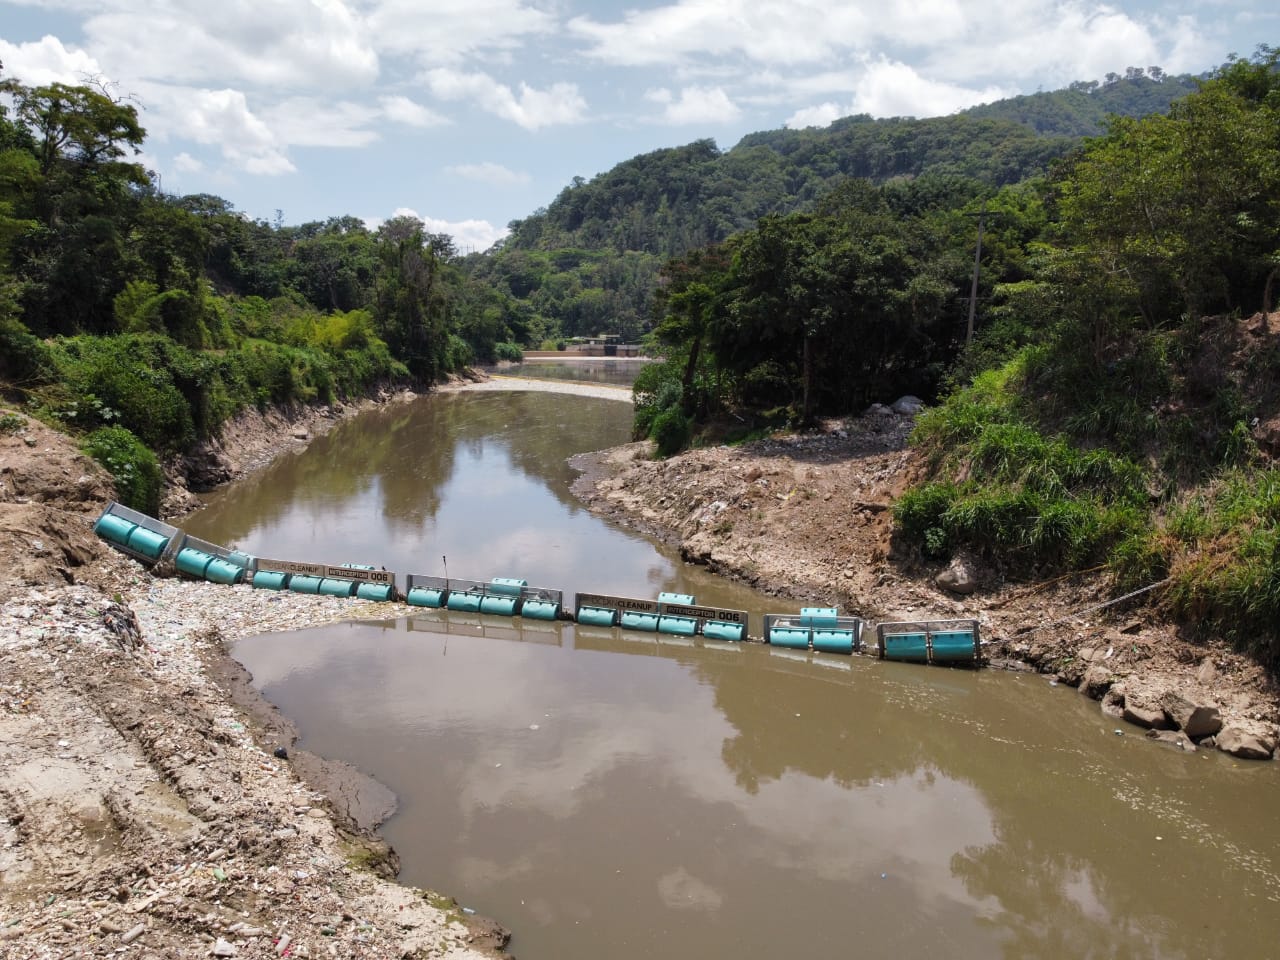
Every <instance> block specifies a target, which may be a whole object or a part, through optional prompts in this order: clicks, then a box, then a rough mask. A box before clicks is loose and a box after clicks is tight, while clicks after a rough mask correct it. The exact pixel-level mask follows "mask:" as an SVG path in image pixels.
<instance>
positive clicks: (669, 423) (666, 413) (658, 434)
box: [650, 405, 692, 457]
mask: <svg viewBox="0 0 1280 960" xmlns="http://www.w3.org/2000/svg"><path fill="white" fill-rule="evenodd" d="M691 429H692V424H691V423H690V422H689V418H688V417H686V416H685V415H684V413H683V412H681V410H680V407H679V405H676V406H674V407H670V408H668V409H666V410H663V411H662V412H661V413H660V414H658V416H657V417H656V418H655V419H654V421H653V428H652V431H651V434H650V435H651V436H652V437H653V440H654V443H655V444H657V448H658V455H659V456H663V457H670V456H672V455H674V454H677V453H679V452H680V451H681V450H683V449H684V448H685V447H686V446H688V444H689V436H690V431H691Z"/></svg>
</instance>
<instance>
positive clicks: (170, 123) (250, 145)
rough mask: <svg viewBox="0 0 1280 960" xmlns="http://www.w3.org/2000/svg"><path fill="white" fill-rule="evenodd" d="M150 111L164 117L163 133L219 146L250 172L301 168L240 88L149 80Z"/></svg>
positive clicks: (273, 172)
mask: <svg viewBox="0 0 1280 960" xmlns="http://www.w3.org/2000/svg"><path fill="white" fill-rule="evenodd" d="M143 97H144V100H145V101H146V102H147V104H148V115H149V116H155V117H157V118H158V119H159V120H160V123H159V124H158V127H159V128H160V129H161V130H162V131H163V133H162V135H160V136H158V137H157V139H159V140H161V141H163V140H166V139H169V138H177V139H187V140H192V141H194V142H196V143H201V144H207V145H211V146H217V147H218V148H219V149H221V151H222V155H223V157H225V158H226V159H227V160H228V161H229V162H230V163H231V164H233V165H234V166H236V167H238V168H239V169H242V170H245V171H247V172H249V173H255V174H266V175H277V174H282V173H292V172H294V170H295V169H296V168H295V167H294V165H293V163H292V162H291V161H290V160H289V158H288V156H287V155H286V154H285V150H284V147H285V144H283V143H282V142H280V140H279V139H278V138H277V137H276V135H275V134H274V133H273V132H272V131H271V128H270V127H268V126H267V124H266V123H265V122H263V120H262V118H261V117H259V116H258V115H257V114H255V113H254V112H253V111H252V110H251V109H250V107H249V101H248V99H247V98H246V96H245V94H244V93H243V92H242V91H240V90H230V89H224V90H203V89H199V88H193V87H187V88H182V87H169V86H148V87H146V88H145V89H144V92H143Z"/></svg>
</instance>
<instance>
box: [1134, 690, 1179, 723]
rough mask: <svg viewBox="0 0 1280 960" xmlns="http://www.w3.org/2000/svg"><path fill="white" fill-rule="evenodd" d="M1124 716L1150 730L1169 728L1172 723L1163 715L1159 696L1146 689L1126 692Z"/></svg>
mask: <svg viewBox="0 0 1280 960" xmlns="http://www.w3.org/2000/svg"><path fill="white" fill-rule="evenodd" d="M1124 718H1125V719H1126V720H1128V721H1129V722H1130V723H1136V724H1137V725H1138V726H1140V727H1147V728H1148V729H1150V730H1169V729H1171V728H1172V726H1173V724H1171V723H1170V722H1169V718H1168V717H1167V716H1165V712H1164V707H1162V706H1161V705H1160V698H1159V697H1156V696H1152V695H1151V694H1150V693H1148V692H1146V691H1141V692H1137V693H1126V695H1125V698H1124Z"/></svg>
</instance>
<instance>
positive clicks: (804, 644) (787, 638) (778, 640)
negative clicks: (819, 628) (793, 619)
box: [768, 627, 809, 650]
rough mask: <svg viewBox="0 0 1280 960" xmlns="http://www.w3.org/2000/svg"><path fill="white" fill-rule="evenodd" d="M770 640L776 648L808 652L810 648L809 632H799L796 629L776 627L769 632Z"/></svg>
mask: <svg viewBox="0 0 1280 960" xmlns="http://www.w3.org/2000/svg"><path fill="white" fill-rule="evenodd" d="M768 640H769V643H771V644H772V645H773V646H775V647H790V648H791V649H793V650H807V649H808V648H809V631H808V630H797V629H796V628H795V627H774V628H773V629H772V630H770V631H769V637H768Z"/></svg>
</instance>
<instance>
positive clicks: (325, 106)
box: [262, 97, 378, 147]
mask: <svg viewBox="0 0 1280 960" xmlns="http://www.w3.org/2000/svg"><path fill="white" fill-rule="evenodd" d="M262 119H263V122H264V123H265V124H266V126H267V128H268V129H269V130H270V131H271V136H272V138H273V139H274V140H275V141H276V142H277V143H279V144H280V145H282V146H294V145H296V146H301V147H363V146H367V145H368V144H370V143H372V142H373V141H374V140H377V139H378V134H377V133H376V132H375V131H373V130H370V129H368V128H367V124H368V123H369V122H370V121H371V120H372V119H373V115H372V114H371V112H370V111H369V110H368V109H367V108H365V107H363V106H361V105H360V104H357V103H351V102H350V101H346V100H336V101H335V100H319V99H316V98H314V97H293V98H290V99H288V100H284V101H281V102H279V103H275V104H272V105H271V106H269V107H267V108H266V109H264V110H263V111H262Z"/></svg>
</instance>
